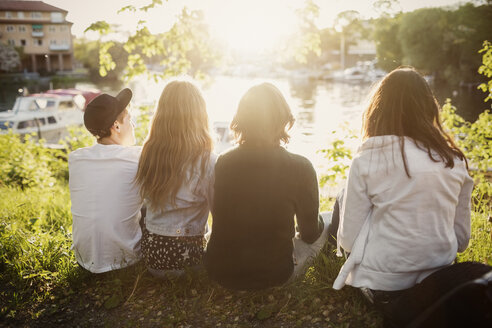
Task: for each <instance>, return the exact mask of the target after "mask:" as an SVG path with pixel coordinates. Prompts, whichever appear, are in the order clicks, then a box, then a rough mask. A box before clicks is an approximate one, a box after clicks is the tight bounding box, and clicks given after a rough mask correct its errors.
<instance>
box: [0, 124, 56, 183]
mask: <svg viewBox="0 0 492 328" xmlns="http://www.w3.org/2000/svg"><path fill="white" fill-rule="evenodd" d="M22 139H24V142H23V140H22ZM59 160H60V159H58V158H56V157H54V156H53V152H52V150H50V149H47V148H45V147H44V142H43V141H40V142H39V144H38V143H36V142H35V141H34V140H33V139H32V136H31V135H26V136H25V137H24V138H22V137H20V136H18V135H14V134H13V133H12V132H10V133H8V134H5V135H0V182H1V184H2V185H6V186H16V187H20V188H22V189H25V188H29V187H36V186H37V187H49V186H53V185H54V183H55V182H56V180H55V177H54V176H55V172H53V169H55V170H60V169H62V167H63V165H61V164H60V163H59Z"/></svg>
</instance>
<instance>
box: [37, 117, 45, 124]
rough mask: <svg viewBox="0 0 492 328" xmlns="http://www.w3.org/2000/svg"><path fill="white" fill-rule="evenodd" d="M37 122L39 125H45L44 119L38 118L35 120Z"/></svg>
mask: <svg viewBox="0 0 492 328" xmlns="http://www.w3.org/2000/svg"><path fill="white" fill-rule="evenodd" d="M36 120H37V121H38V124H39V125H45V124H46V119H45V118H44V117H40V118H37V119H36Z"/></svg>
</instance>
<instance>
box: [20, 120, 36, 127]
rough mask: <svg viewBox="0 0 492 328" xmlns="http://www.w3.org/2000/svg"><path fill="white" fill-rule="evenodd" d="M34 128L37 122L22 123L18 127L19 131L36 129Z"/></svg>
mask: <svg viewBox="0 0 492 328" xmlns="http://www.w3.org/2000/svg"><path fill="white" fill-rule="evenodd" d="M34 127H36V121H35V120H28V121H20V122H19V125H17V128H18V129H27V128H34Z"/></svg>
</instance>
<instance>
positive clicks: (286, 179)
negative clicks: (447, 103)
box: [69, 67, 492, 327]
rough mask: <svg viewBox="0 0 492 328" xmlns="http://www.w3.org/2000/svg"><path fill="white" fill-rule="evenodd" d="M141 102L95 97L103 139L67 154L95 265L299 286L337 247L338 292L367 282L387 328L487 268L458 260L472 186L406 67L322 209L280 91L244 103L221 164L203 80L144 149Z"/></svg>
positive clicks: (88, 265)
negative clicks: (331, 201)
mask: <svg viewBox="0 0 492 328" xmlns="http://www.w3.org/2000/svg"><path fill="white" fill-rule="evenodd" d="M224 92H227V91H226V90H224ZM131 97H132V92H131V91H130V90H129V89H124V90H123V91H121V92H120V93H119V94H118V95H117V96H116V97H113V96H110V95H108V94H102V95H100V96H98V97H97V98H95V99H94V100H93V101H92V102H90V103H89V104H88V105H87V108H86V110H85V114H84V124H85V126H86V128H87V129H88V130H89V131H90V132H91V133H92V134H93V135H94V136H95V137H96V138H97V143H96V144H95V145H94V146H92V147H87V148H81V149H78V150H75V151H73V152H72V153H70V155H69V175H70V178H69V186H70V193H71V201H72V215H73V250H74V252H75V256H76V259H77V261H78V263H79V264H80V266H81V267H83V268H84V269H86V270H89V271H90V272H93V273H102V272H107V271H110V270H115V269H120V268H123V267H127V266H130V265H133V264H135V263H136V262H138V261H140V260H141V259H143V261H144V263H145V266H146V267H147V270H148V271H149V272H150V273H151V274H152V275H154V276H156V277H166V276H169V275H172V276H176V275H181V274H182V273H184V272H185V271H186V270H188V269H193V268H199V267H204V268H205V270H206V271H207V273H208V275H209V277H210V278H211V279H212V280H214V281H216V282H217V283H219V284H220V285H222V286H224V287H226V288H229V289H235V290H254V289H263V288H268V287H272V286H280V285H283V284H286V283H289V282H292V281H294V278H295V277H297V276H299V275H301V274H303V272H305V269H306V268H307V267H308V266H309V262H310V260H312V259H313V258H314V257H316V255H317V254H318V253H319V252H320V251H321V249H322V248H323V246H324V245H325V244H326V243H332V244H333V245H336V247H337V253H338V255H340V256H345V257H346V262H345V264H344V265H343V267H342V269H341V270H340V273H339V275H338V277H337V278H336V280H335V281H334V284H333V288H335V289H340V288H342V287H343V286H344V285H345V284H347V285H351V286H354V287H358V288H360V289H361V290H362V291H363V292H364V294H365V295H366V296H367V297H368V298H370V300H371V301H372V302H373V303H374V304H375V305H376V307H377V308H378V309H379V310H381V311H382V312H383V314H384V318H385V325H387V326H393V327H403V326H406V325H407V324H409V323H411V322H412V321H414V320H415V318H417V317H418V315H419V314H421V313H422V312H425V311H424V310H425V309H426V308H425V307H428V306H429V302H430V301H431V300H432V301H433V302H434V303H435V302H436V301H437V300H438V299H439V298H441V297H442V296H443V295H444V294H446V293H448V292H450V291H451V290H452V289H453V288H455V287H456V286H459V285H461V284H463V283H466V282H468V281H471V280H473V279H478V278H480V277H483V276H484V275H487V273H490V271H491V270H492V268H491V267H489V266H486V265H483V264H477V263H459V264H453V262H454V261H455V258H456V254H457V252H462V251H464V250H465V249H466V248H467V245H468V242H469V239H470V214H471V209H470V206H471V192H472V189H473V180H472V179H471V178H470V176H469V175H468V171H467V169H468V165H467V160H466V158H465V156H464V154H463V152H462V151H461V150H460V149H459V148H458V147H457V146H456V145H455V143H454V142H453V140H452V138H451V137H450V136H449V135H448V134H446V132H445V131H444V130H443V128H442V126H441V124H440V119H439V110H440V109H439V105H438V103H437V101H436V99H435V97H434V95H433V93H432V91H431V89H430V87H429V85H428V84H427V82H426V81H425V79H424V78H423V77H422V75H421V74H419V73H418V72H417V71H416V70H414V69H413V68H411V67H402V68H398V69H396V70H394V71H392V72H391V73H389V74H388V75H387V76H386V77H385V78H384V79H382V81H381V82H379V84H378V85H377V86H376V87H375V88H374V91H373V94H372V97H371V100H370V103H369V105H368V107H367V109H366V110H365V112H364V115H363V126H362V143H361V145H360V147H359V149H358V151H357V154H356V155H355V157H354V158H353V161H352V164H351V166H350V171H349V175H348V179H347V183H346V186H345V188H344V189H343V190H342V192H340V194H339V196H338V197H337V201H336V203H335V207H334V209H333V211H332V212H326V213H321V214H320V213H319V193H318V181H317V177H316V172H315V170H314V168H313V166H312V164H311V162H310V161H309V160H308V159H306V158H305V157H303V156H300V155H297V154H293V153H291V152H289V151H287V150H286V149H285V148H284V145H285V144H287V143H288V141H289V135H288V130H289V129H290V128H291V127H292V125H293V123H294V117H293V115H292V113H291V110H290V108H289V105H288V104H287V102H286V100H285V98H284V97H283V95H282V93H281V92H280V91H279V90H278V89H277V88H276V87H275V86H274V85H273V84H271V83H262V84H259V85H255V86H253V87H252V88H250V89H249V90H248V91H247V92H246V93H245V94H244V96H243V97H242V98H241V100H240V101H239V105H238V108H237V111H236V113H235V115H234V118H233V120H232V122H231V125H230V128H231V130H232V132H233V133H234V136H235V141H236V143H237V146H236V147H234V148H232V149H230V150H228V151H226V152H224V153H222V154H220V156H217V155H215V154H214V153H213V142H212V137H211V135H210V131H209V121H208V115H207V110H206V103H205V101H204V99H203V97H202V94H201V92H200V90H199V89H198V88H197V87H196V86H195V85H194V84H193V83H191V82H188V81H182V80H174V81H172V82H169V83H168V84H167V85H166V86H165V88H164V90H163V91H162V94H161V96H160V99H159V102H158V105H157V109H156V111H155V113H154V115H153V118H152V121H151V126H150V131H149V134H148V136H147V138H146V140H145V142H144V144H143V147H138V146H134V144H135V135H134V125H133V123H132V119H131V115H130V112H129V110H128V104H129V103H130V100H131ZM209 213H212V227H211V229H210V228H209V227H208V223H207V222H208V219H209ZM450 268H451V269H450ZM441 277H442V278H441ZM430 294H432V295H430ZM491 320H492V319H491ZM417 326H418V325H416V327H417Z"/></svg>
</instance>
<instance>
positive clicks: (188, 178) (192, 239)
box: [136, 81, 216, 276]
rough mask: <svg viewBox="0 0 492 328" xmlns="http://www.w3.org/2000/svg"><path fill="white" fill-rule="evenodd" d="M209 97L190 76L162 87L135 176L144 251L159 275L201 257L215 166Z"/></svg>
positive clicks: (176, 270)
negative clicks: (142, 204) (206, 98)
mask: <svg viewBox="0 0 492 328" xmlns="http://www.w3.org/2000/svg"><path fill="white" fill-rule="evenodd" d="M215 161H216V157H215V155H214V154H213V153H212V139H211V137H210V133H209V123H208V115H207V111H206V106H205V101H204V99H203V97H202V95H201V93H200V91H199V90H198V88H197V87H196V86H195V85H193V84H192V83H190V82H187V81H173V82H170V83H169V84H168V85H167V86H166V87H165V88H164V90H163V91H162V94H161V97H160V99H159V104H158V106H157V110H156V113H155V115H154V117H153V120H152V125H151V128H150V133H149V136H148V137H147V140H146V141H145V143H144V146H143V149H142V155H141V158H140V162H139V165H138V171H137V175H136V182H137V184H138V185H139V186H140V195H141V197H142V198H143V199H144V202H145V205H146V207H147V214H146V218H145V227H144V229H143V235H142V254H143V258H144V261H145V264H146V266H147V268H148V270H149V271H150V272H151V273H152V274H154V275H157V276H161V275H163V274H165V273H168V272H171V273H178V274H179V273H182V272H183V270H184V269H185V268H186V267H193V266H196V265H199V264H200V263H201V259H202V255H203V251H204V246H205V239H204V233H205V231H206V223H207V218H208V215H209V211H210V207H211V204H212V199H213V182H214V166H215Z"/></svg>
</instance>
